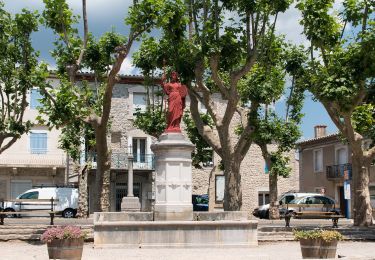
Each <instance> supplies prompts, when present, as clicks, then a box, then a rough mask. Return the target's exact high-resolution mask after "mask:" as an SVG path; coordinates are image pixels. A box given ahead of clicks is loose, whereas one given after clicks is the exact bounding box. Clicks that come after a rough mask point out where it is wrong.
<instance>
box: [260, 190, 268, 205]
mask: <svg viewBox="0 0 375 260" xmlns="http://www.w3.org/2000/svg"><path fill="white" fill-rule="evenodd" d="M269 203H270V193H269V192H268V191H259V192H258V205H259V206H262V205H265V204H269Z"/></svg>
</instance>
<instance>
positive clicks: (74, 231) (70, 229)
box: [41, 226, 87, 243]
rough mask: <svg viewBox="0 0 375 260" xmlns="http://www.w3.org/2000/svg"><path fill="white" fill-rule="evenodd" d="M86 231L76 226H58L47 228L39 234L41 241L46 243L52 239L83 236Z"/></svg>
mask: <svg viewBox="0 0 375 260" xmlns="http://www.w3.org/2000/svg"><path fill="white" fill-rule="evenodd" d="M86 235H87V234H86V233H85V232H82V230H81V228H80V227H77V226H59V227H52V228H48V229H47V230H46V231H44V233H43V235H42V236H41V240H42V242H45V243H48V242H51V241H52V240H54V239H69V238H85V237H86Z"/></svg>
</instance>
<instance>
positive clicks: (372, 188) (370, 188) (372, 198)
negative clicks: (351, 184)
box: [369, 186, 375, 207]
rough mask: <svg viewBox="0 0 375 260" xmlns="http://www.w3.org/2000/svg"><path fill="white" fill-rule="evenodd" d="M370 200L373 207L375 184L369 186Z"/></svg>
mask: <svg viewBox="0 0 375 260" xmlns="http://www.w3.org/2000/svg"><path fill="white" fill-rule="evenodd" d="M369 190H370V200H371V205H372V206H373V207H375V186H370V187H369Z"/></svg>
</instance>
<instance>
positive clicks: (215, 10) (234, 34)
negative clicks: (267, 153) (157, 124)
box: [135, 0, 292, 210]
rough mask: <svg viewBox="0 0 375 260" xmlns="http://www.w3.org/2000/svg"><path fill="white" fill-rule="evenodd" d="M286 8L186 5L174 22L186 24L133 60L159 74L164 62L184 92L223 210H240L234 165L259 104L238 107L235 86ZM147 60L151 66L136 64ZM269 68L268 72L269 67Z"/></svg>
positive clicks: (230, 1)
mask: <svg viewBox="0 0 375 260" xmlns="http://www.w3.org/2000/svg"><path fill="white" fill-rule="evenodd" d="M291 2H292V1H288V0H278V1H268V0H263V1H245V0H226V1H219V0H213V1H210V0H204V1H201V0H199V1H196V0H187V1H185V5H186V12H185V16H184V17H185V18H180V19H184V20H185V21H186V22H187V23H186V24H185V25H184V26H181V27H177V26H173V27H169V28H164V30H163V35H162V38H161V39H160V40H158V41H157V40H155V39H153V38H150V39H149V40H147V41H144V45H143V47H142V48H141V50H140V51H141V54H139V55H138V57H141V58H140V59H139V62H137V60H135V64H136V65H137V66H138V67H140V68H142V69H144V70H145V71H151V69H155V67H158V68H159V69H161V68H162V67H163V61H164V60H165V61H166V63H167V64H168V65H170V66H172V67H174V69H176V70H177V71H178V72H179V73H180V75H181V77H182V80H183V81H184V83H185V84H186V85H187V86H188V87H189V96H190V100H191V102H190V112H191V115H192V118H193V120H194V123H195V125H196V128H197V130H198V131H199V134H200V135H201V136H202V137H203V138H204V139H205V141H206V142H207V143H208V144H209V145H210V146H211V147H212V148H213V150H214V151H215V152H216V154H218V155H219V156H220V157H221V159H222V163H223V166H224V175H225V194H224V209H225V210H240V209H241V205H242V190H241V175H240V165H241V162H242V160H243V159H244V157H245V155H246V153H247V151H248V150H249V148H250V145H251V144H252V143H253V141H254V139H253V137H252V134H253V133H254V131H256V125H255V124H256V120H257V114H258V110H259V109H260V107H261V105H262V104H263V103H262V100H257V99H252V102H251V104H250V106H244V104H243V103H242V102H241V95H240V92H239V85H240V84H242V83H241V82H243V81H244V80H245V77H246V76H247V77H249V76H248V74H249V73H250V74H252V73H254V72H255V70H256V66H255V65H256V64H257V61H258V60H259V59H262V58H263V57H266V56H268V54H269V50H270V48H272V45H273V44H274V40H275V37H274V30H275V24H276V21H277V17H278V14H279V13H280V12H284V11H285V10H286V9H287V8H288V7H289V5H290V4H291ZM226 17H231V18H226ZM186 27H188V30H187V33H186ZM142 57H143V58H142ZM147 60H153V61H154V63H151V64H150V63H148V64H146V62H142V61H147ZM265 61H266V60H265ZM153 65H154V66H155V67H152V66H153ZM269 67H272V64H271V63H269ZM253 87H254V88H256V86H253ZM270 90H271V91H270ZM261 91H263V93H264V95H269V96H272V95H273V92H272V88H271V89H270V88H267V89H262V90H261ZM267 91H270V92H269V93H267ZM214 93H220V94H221V96H222V97H223V99H224V100H226V104H225V105H224V108H223V109H224V111H223V113H221V112H219V111H218V109H217V108H216V107H215V102H214V99H213V94H214ZM281 94H282V91H281V92H280V93H279V96H275V97H274V99H276V100H277V99H278V98H280V95H281ZM199 102H200V103H202V104H204V106H205V107H206V108H207V114H208V115H209V116H210V118H211V120H212V122H213V128H211V127H210V126H209V125H207V124H206V123H205V122H204V121H203V120H202V119H201V117H200V114H199V109H198V105H199ZM220 109H221V108H220ZM238 118H240V122H241V127H242V131H241V133H239V136H238V137H236V133H235V131H234V130H233V129H234V126H235V125H236V124H237V122H238Z"/></svg>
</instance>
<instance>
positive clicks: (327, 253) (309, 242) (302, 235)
mask: <svg viewBox="0 0 375 260" xmlns="http://www.w3.org/2000/svg"><path fill="white" fill-rule="evenodd" d="M293 234H294V238H295V239H296V240H299V242H300V245H301V252H302V258H304V259H306V258H335V257H336V249H337V242H338V241H340V240H342V239H343V235H341V233H340V232H338V231H335V230H323V229H314V230H294V231H293Z"/></svg>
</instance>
